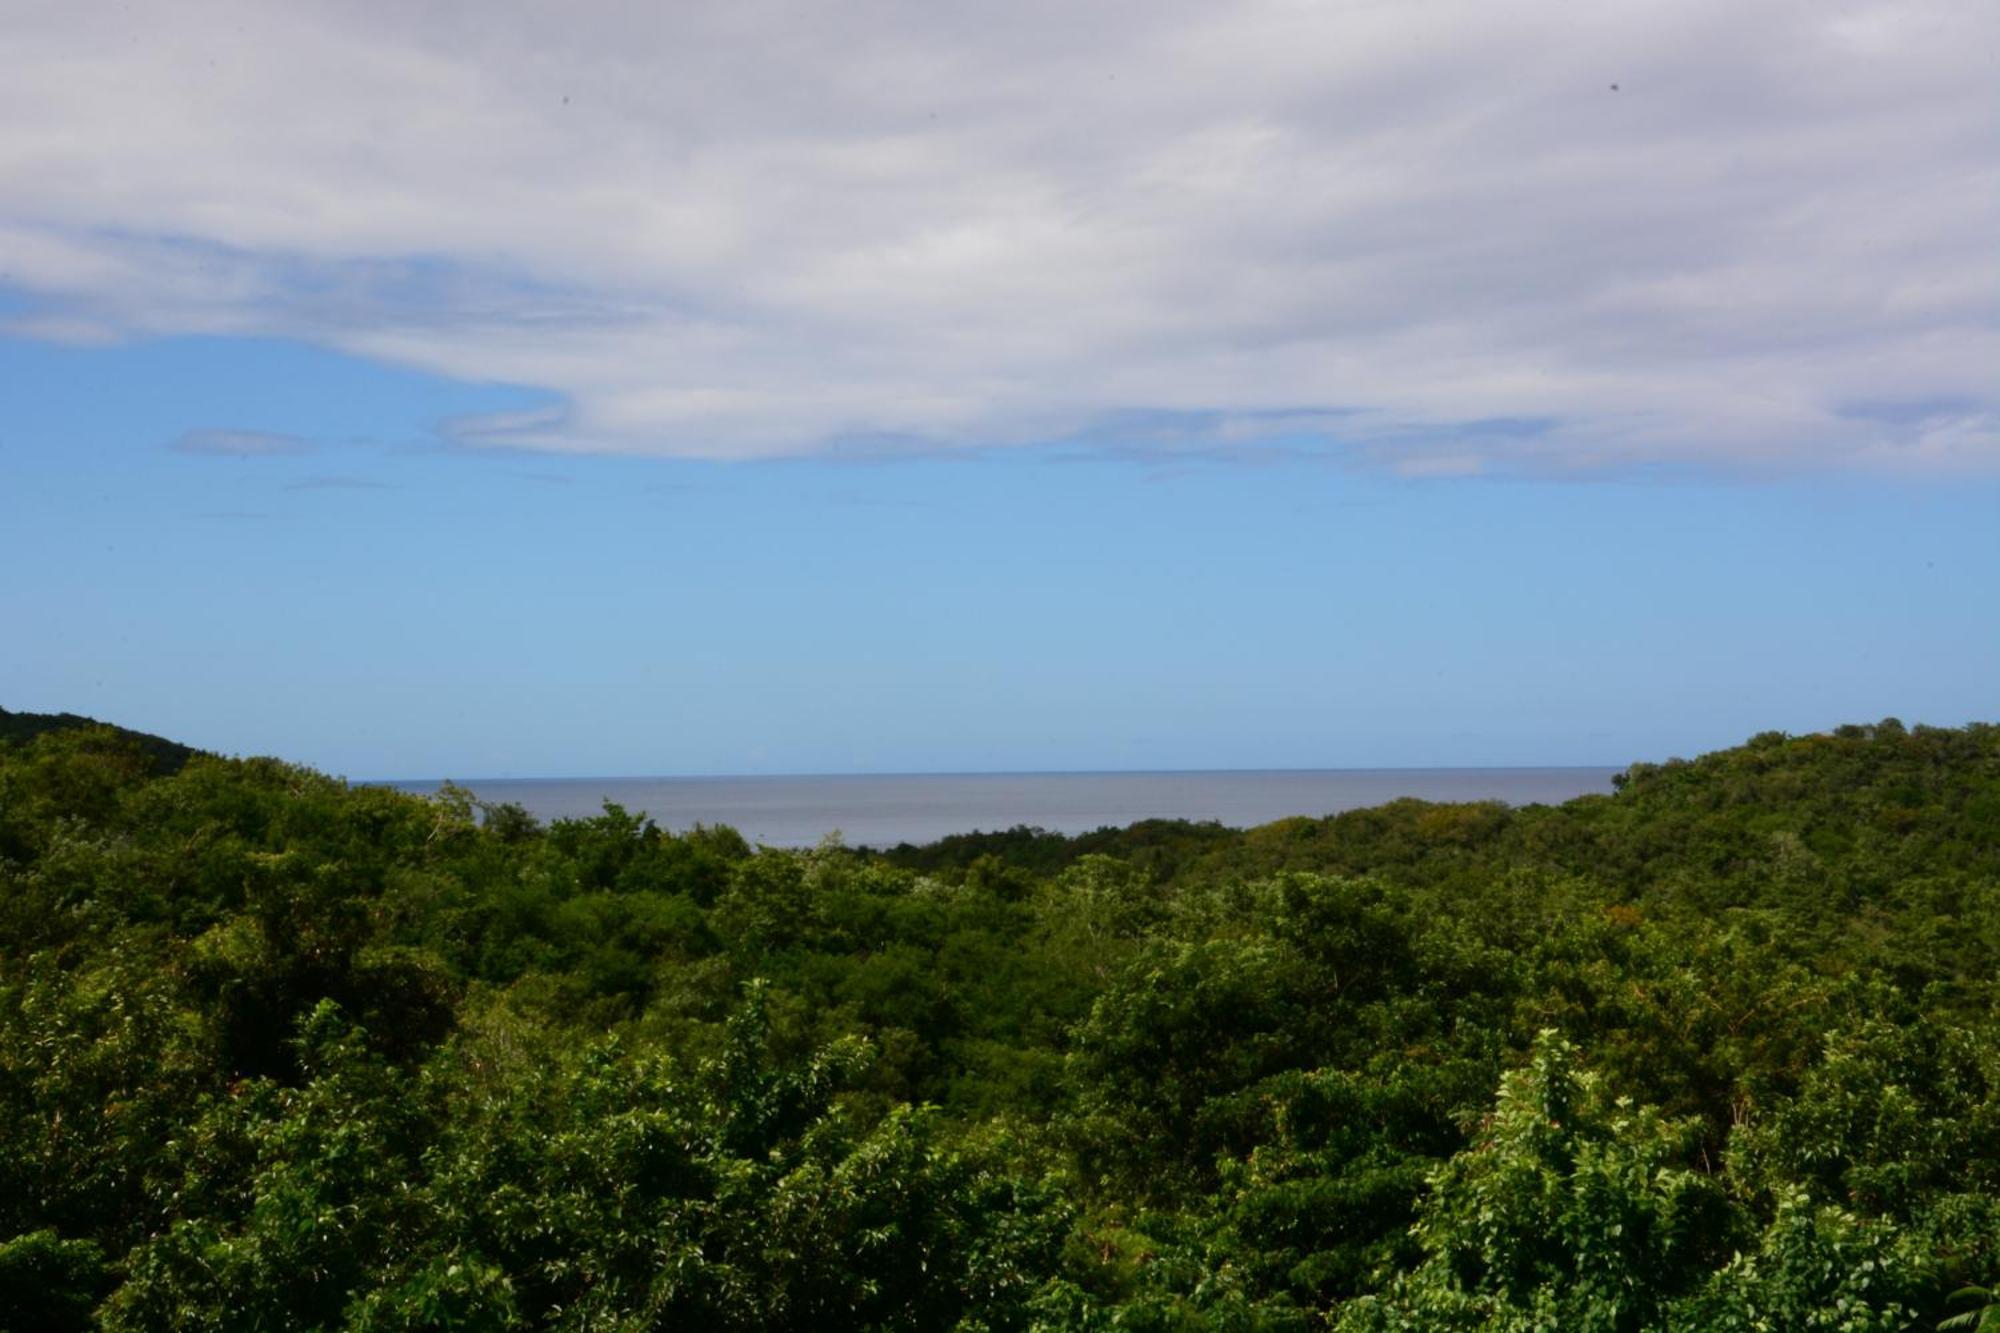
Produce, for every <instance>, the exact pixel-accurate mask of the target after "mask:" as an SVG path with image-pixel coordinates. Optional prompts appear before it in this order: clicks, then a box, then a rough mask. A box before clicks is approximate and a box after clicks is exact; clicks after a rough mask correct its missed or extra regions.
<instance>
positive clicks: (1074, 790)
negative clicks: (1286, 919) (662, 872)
mask: <svg viewBox="0 0 2000 1333" xmlns="http://www.w3.org/2000/svg"><path fill="white" fill-rule="evenodd" d="M1618 771H1619V770H1618V769H1615V768H1338V769H1311V770H1305V769H1292V770H1282V771H1271V772H1254V771H1228V772H1213V773H923V774H903V775H873V774H869V775H853V776H839V777H756V778H553V779H551V778H482V779H479V780H477V781H471V780H468V781H463V782H461V783H460V784H459V785H460V786H463V787H466V788H468V789H470V790H471V791H472V792H473V793H474V795H476V796H477V797H478V798H479V799H480V800H482V801H490V802H493V803H496V804H497V803H500V802H503V801H512V802H514V803H515V804H518V805H521V806H524V807H526V809H527V810H528V811H529V812H530V813H532V814H534V815H535V816H537V817H538V818H540V819H543V820H550V819H563V818H572V817H575V816H580V815H594V814H597V813H598V812H599V811H600V810H601V809H602V808H603V805H604V802H606V801H613V802H616V803H617V804H619V805H622V806H624V807H625V808H626V809H627V810H630V811H633V812H634V813H637V812H641V811H643V812H644V813H646V814H648V815H650V816H652V818H653V821H654V822H655V823H657V824H659V825H660V826H661V827H663V828H669V829H673V830H675V831H676V832H678V831H680V830H683V829H686V828H688V827H689V826H690V825H693V824H698V823H699V824H728V825H730V826H732V827H733V828H735V829H736V830H737V831H738V832H740V833H742V834H743V836H744V837H746V838H748V839H749V840H750V841H751V842H754V843H764V844H766V845H769V846H772V847H810V846H813V845H814V844H816V843H818V842H819V841H820V840H821V839H822V838H824V837H825V836H826V835H827V834H828V833H831V832H834V831H836V830H837V831H838V832H839V833H840V835H841V837H842V838H844V839H845V840H846V842H847V844H848V845H849V846H853V847H892V846H894V845H896V844H897V843H901V842H914V843H924V842H935V841H937V840H938V839H939V838H942V837H946V836H948V835H950V834H953V833H970V832H972V831H974V830H986V831H989V832H990V831H993V830H998V829H1009V828H1013V827H1015V826H1016V825H1020V824H1026V825H1029V826H1031V827H1036V828H1044V829H1048V830H1050V831H1051V832H1056V833H1088V832H1090V831H1091V830H1092V829H1097V828H1102V827H1104V826H1106V825H1112V826H1117V827H1122V826H1124V825H1126V824H1131V823H1135V822H1137V821H1138V820H1141V819H1195V820H1201V819H1214V820H1219V821H1221V822H1222V823H1224V824H1227V825H1230V826H1231V827H1235V828H1246V827H1249V826H1250V825H1253V824H1266V823H1269V822H1270V821H1271V820H1274V819H1283V818H1285V817H1286V816H1288V815H1314V816H1317V815H1328V814H1335V813H1337V812H1339V811H1342V810H1355V809H1360V808H1362V807H1364V806H1370V805H1380V804H1382V803H1383V802H1384V801H1393V800H1395V799H1396V798H1397V797H1400V796H1415V797H1419V798H1421V799H1423V800H1426V801H1505V802H1507V803H1508V804H1509V805H1532V804H1536V803H1542V804H1554V803H1556V802H1560V801H1567V800H1569V799H1570V798H1571V797H1574V796H1582V795H1585V794H1587V793H1591V792H1609V791H1610V790H1611V777H1612V774H1614V773H1617V772H1618ZM385 785H388V786H392V787H396V788H399V789H400V790H403V791H408V792H417V793H420V794H428V793H430V792H433V791H436V790H437V788H438V784H437V783H436V782H392V783H387V784H385Z"/></svg>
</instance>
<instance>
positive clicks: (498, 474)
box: [0, 338, 2000, 778]
mask: <svg viewBox="0 0 2000 1333" xmlns="http://www.w3.org/2000/svg"><path fill="white" fill-rule="evenodd" d="M0 380H4V382H6V383H7V384H8V385H10V386H11V388H10V391H9V395H8V407H9V410H8V415H7V421H6V424H5V427H4V431H0V465H4V472H5V477H6V480H7V485H6V486H5V487H4V488H0V567H4V568H6V569H7V570H9V571H11V573H10V574H9V576H8V577H7V578H5V579H4V580H0V621H4V623H5V624H7V625H8V626H10V627H11V629H10V633H9V638H10V640H11V643H12V646H11V648H10V649H9V651H8V652H7V653H5V654H4V655H0V699H4V700H5V704H6V706H8V707H12V708H28V709H47V710H56V709H68V710H72V711H79V712H84V713H89V714H93V715H97V716H102V717H106V718H113V719H116V720H118V721H121V722H124V723H128V724H130V725H134V726H139V727H143V728H146V729H150V730H154V731H158V732H162V733H165V734H168V735H173V736H178V737H183V738H186V739H188V740H190V741H193V742H196V743H198V744H202V745H206V746H210V747H214V748H217V749H220V750H224V751H230V752H250V753H276V754H281V755H285V756H287V757H291V758H296V759H299V760H301V761H305V762H309V763H312V764H314V765H316V766H320V767H324V768H327V769H329V770H331V771H334V772H338V773H343V774H346V775H349V776H352V777H357V778H359V777H405V776H407V777H418V776H441V775H457V776H492V775H501V774H514V775H560V774H571V775H602V774H613V773H633V774H642V773H643V774H651V773H739V772H740V773H749V772H848V771H864V772H866V771H875V772H884V771H927V770H985V769H1002V770H1018V769H1070V768H1158V767H1196V768H1199V767H1261V766H1271V767H1313V766H1348V765H1355V766H1372V765H1405V764H1407V765H1428V764H1445V765H1453V764H1513V763H1523V764H1542V763H1548V764H1563V763H1577V764H1584V763H1600V762H1604V763H1622V762H1625V761H1628V760H1630V759H1635V758H1663V757H1665V756H1667V755H1669V754H1676V753H1681V754H1685V753H1693V752H1696V751H1699V750H1701V749H1704V748H1709V747H1713V746H1717V745H1722V744H1728V743H1732V742H1734V741H1736V740H1740V739H1742V738H1743V737H1744V736H1746V735H1748V734H1750V733H1751V732H1754V731H1758V730H1762V729H1765V728H1770V727H1777V728H1783V729H1788V730H1812V729H1819V728H1823V727H1826V726H1830V725H1833V724H1835V723H1838V722H1841V721H1849V720H1857V719H1859V720H1873V719H1875V718H1877V717H1881V716H1884V715H1888V714H1896V715H1899V716H1902V717H1904V718H1906V719H1908V720H1913V721H1914V720H1923V721H1930V722H1935V723H1942V724H1957V723H1960V722H1963V721H1967V720H1972V719H1975V718H1987V717H1992V716H1994V715H1995V707H1994V704H1995V699H1994V687H1995V682H1996V681H2000V616H1996V615H1995V614H1994V613H1993V607H1994V603H1993V600H1992V590H1993V589H1994V588H1996V587H2000V538H1996V536H1995V529H1996V524H1995V522H1994V518H1995V516H1996V515H2000V485H1996V484H1995V483H1994V482H1993V481H1992V480H1990V479H1981V480H1965V479H1958V480H1954V481H1952V482H1950V483H1939V482H1935V481H1926V480H1911V479H1902V480H1893V481H1892V480H1885V479H1882V478H1879V477H1870V478H1854V477H1845V478H1842V477H1831V478H1829V477H1793V478H1789V479H1784V480H1770V479H1766V480H1761V481H1755V482H1748V481H1744V480H1742V479H1741V478H1735V477H1730V478H1724V479H1716V478H1707V479H1703V478H1700V477H1690V476H1681V477H1676V478H1666V477H1661V476H1659V475H1647V476H1627V477H1622V478H1610V479H1606V478H1598V479H1595V480H1576V479H1563V480H1546V479H1545V480H1521V479H1507V478H1498V477H1490V476H1489V477H1462V478H1431V477H1426V478H1409V477H1397V476H1393V475H1385V474H1383V473H1381V472H1379V471H1375V470H1371V469H1368V468H1365V467H1356V466H1354V465H1353V464H1352V463H1342V462H1339V461H1334V460H1330V459H1328V458H1325V457H1314V456H1310V455H1304V454H1302V455H1301V456H1291V457H1277V458H1274V457H1268V456H1266V457H1263V458H1261V459H1260V460H1258V461H1243V460H1241V459H1234V458H1224V459H1220V460H1218V459H1216V458H1214V457H1207V456H1204V457H1196V458H1175V457H1168V456H1161V455H1159V454H1158V453H1157V452H1155V453H1153V454H1150V455H1148V454H1144V453H1135V452H1132V451H1129V450H1128V451H1124V452H1116V451H1108V450H1106V449H1105V448H1104V447H1102V446H1101V445H1094V446H1078V445H1058V446H1050V447H1044V448H1016V449H1004V450H1002V449H996V450H987V451H982V452H978V453H975V454H971V455H957V456H942V457H924V458H904V459H897V460H883V459H879V458H876V459H856V458H838V457H837V458H824V457H820V458H804V459H791V460H779V461H764V462H748V463H741V462H739V463H725V462H705V461H690V460H674V459H659V458H618V457H601V456H571V457H554V458H551V457H548V456H545V455H540V454H534V453H522V452H518V451H511V450H468V449H465V448H463V447H460V446H456V445H446V444H443V443H441V442H440V438H439V436H438V434H437V427H438V424H439V423H441V422H445V421H448V420H450V419H452V418H455V417H458V416H461V415H463V414H467V413H477V412H488V411H503V410H515V409H519V408H525V407H532V406H533V405H534V404H535V402H536V395H535V394H533V393H532V392H529V391H524V390H510V389H503V388H494V387H491V386H472V385H464V384H457V383H452V382H448V381H444V380H440V379H437V378H433V377H428V376H423V375H419V374H414V373H410V372H407V371H399V370H394V369H388V368H384V367H381V366H378V365H374V364H371V363H368V362H365V361H361V360H358V359H354V358H350V357H345V356H342V355H339V354H336V353H331V352H325V351H315V350H312V349H310V348H306V347H303V346H300V345H298V344H295V343H287V342H274V341H264V340H242V339H215V338H207V339H163V340H157V341H145V342H137V343H132V344H128V345H123V346H115V347H58V346H51V345H48V344H45V343H39V342H32V341H26V340H20V339H14V340H6V341H0ZM217 423H226V424H227V426H228V427H229V428H230V429H233V430H239V431H245V432H252V431H254V432H261V433H266V434H270V435H278V436H288V437H294V438H296V439H297V440H298V441H300V445H299V451H297V452H282V453H259V454H251V455H230V454H216V453H201V452H188V451H185V450H183V449H179V448H175V447H173V446H174V444H175V442H177V441H179V440H181V439H182V437H183V436H184V434H185V433H186V432H190V431H203V430H213V429H216V428H217Z"/></svg>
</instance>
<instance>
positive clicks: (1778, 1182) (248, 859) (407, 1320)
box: [0, 714, 2000, 1330]
mask: <svg viewBox="0 0 2000 1333" xmlns="http://www.w3.org/2000/svg"><path fill="white" fill-rule="evenodd" d="M26 716H27V715H20V714H0V1327H8V1328H14V1327H19V1328H36V1329H41V1328H52V1329H61V1328H81V1327H91V1326H96V1327H104V1328H111V1329H138V1328H148V1329H150V1328H161V1327H172V1328H191V1329H200V1328H212V1329H239V1328H273V1329H276V1328H314V1327H317V1328H357V1329H415V1328H465V1329H506V1328H522V1329H527V1328H579V1329H581V1328H635V1329H636V1328H652V1327H667V1326H684V1327H699V1328H716V1329H746V1330H747V1329H753V1328H754V1329H766V1328H778V1329H784V1328H798V1329H804V1328H815V1329H819V1328H880V1329H933V1328H953V1327H957V1328H962V1329H966V1330H972V1329H989V1330H1001V1329H1045V1330H1056V1329H1093V1328H1102V1329H1111V1328H1120V1329H1128V1330H1129V1329H1157V1330H1169V1329H1171V1330H1201V1329H1242V1330H1251V1329H1272V1330H1276V1329H1286V1330H1291V1329H1311V1328H1326V1327H1344V1328H1357V1329H1358V1328H1426V1329H1428V1328H1451V1327H1463V1328H1482V1329H1527V1328H1537V1329H1543V1328H1546V1329H1556V1328H1560V1329H1582V1330H1591V1329H1603V1330H1624V1329H1640V1328H1685V1329H1710V1328H1716V1329H1813V1328H1828V1329H1832V1328H1841V1329H1890V1328H1909V1327H1934V1326H1947V1327H1953V1328H1965V1327H1984V1326H1987V1325H1990V1324H1993V1323H1994V1322H1995V1316H1994V1314H1993V1310H1994V1305H1993V1302H1992V1299H1991V1297H1990V1295H1989V1294H1982V1293H1985V1292H1986V1291H1987V1287H1986V1286H1983V1285H1972V1284H1990V1282H1991V1280H1992V1277H1993V1275H1994V1273H1996V1272H2000V1165H1996V1161H2000V1159H1997V1158H1996V1155H1995V1153H1994V1152H1993V1150H1992V1145H1993V1144H1994V1143H1995V1142H2000V1057H1996V1054H1995V1052H1996V1051H2000V728H1994V727H1988V726H1973V727H1967V728H1963V729H1959V730H1940V729H1936V728H1928V727H1905V726H1903V725H1902V724H1900V723H1896V722H1894V721H1893V720H1890V721H1885V722H1883V723H1880V724H1877V725H1875V726H1872V727H1851V728H1842V729H1840V730H1838V731H1836V732H1835V733H1832V734H1830V735H1824V736H1804V737H1786V736H1783V735H1779V734H1777V733H1766V734H1764V735H1761V736H1758V737H1756V738H1754V739H1753V740H1752V741H1751V742H1750V743H1749V744H1747V745H1745V746H1743V747H1741V748H1738V749H1735V750H1730V751H1725V752H1722V753H1719V754H1715V755H1708V756H1704V757H1702V758H1701V759H1698V760H1695V761H1692V762H1682V761H1675V762H1671V763H1668V764H1664V765H1636V766H1634V767H1633V768H1632V769H1631V770H1629V771H1628V772H1627V773H1626V774H1625V775H1623V778H1622V780H1621V782H1620V783H1619V790H1618V792H1617V794H1616V795H1615V796H1605V797H1589V798H1584V799H1582V800H1578V801H1573V802H1570V803H1569V804H1567V805H1564V806H1561V807H1529V808H1526V809H1520V810H1510V809H1508V808H1506V807H1504V806H1500V805H1495V804H1475V805H1457V806H1441V805H1430V804H1426V803H1423V802H1417V801H1398V802H1394V803H1391V804H1390V805H1387V806H1383V807H1380V808H1378V809H1375V810H1367V811H1354V812H1350V813H1348V814H1343V815H1339V816H1334V817H1330V818H1327V819H1323V820H1315V819H1294V820H1284V821H1280V822H1279V823H1276V824H1272V825H1267V826H1265V827H1263V828H1259V829H1251V830H1246V831H1241V832H1239V831H1234V830H1229V829H1224V828H1221V827H1220V826H1218V825H1213V824H1189V823H1181V822H1174V821H1152V822H1148V823H1145V824H1140V825H1134V826H1133V827H1131V828H1129V829H1104V830H1099V831H1097V832H1095V833H1092V834H1088V835H1085V836H1083V837H1081V838H1065V837H1061V836H1059V835H1055V834H1048V833H1043V832H1039V831H1036V830H1013V831H1010V832H1006V833H999V834H977V835H967V836H965V837H960V838H952V839H947V840H945V841H944V842H942V843H939V844H936V845H934V846H931V847H925V848H910V847H903V848H897V849H894V850H893V851H890V852H886V853H882V854H875V853H870V852H867V851H860V850H854V849H849V848H846V847H843V846H840V845H838V844H837V843H830V844H828V845H826V846H823V847H820V848H818V849H815V850H813V851H809V852H798V853H794V852H786V851H779V850H771V849H752V848H751V847H749V846H748V845H747V844H746V843H745V842H744V841H743V839H742V838H741V837H739V836H737V835H736V834H735V833H734V832H733V831H731V830H727V829H695V830H692V831H690V832H687V833H683V834H676V833H672V832H668V831H666V830H663V829H661V828H659V827H658V826H656V825H654V824H653V823H652V822H651V821H649V820H647V819H645V818H644V817H642V816H637V815H634V814H632V813H630V812H627V811H625V810H621V809H619V808H617V807H616V806H607V807H606V808H605V810H604V811H603V813H602V814H600V815H598V816H594V817H591V818H588V819H572V820H558V821H555V822H554V823H552V824H550V825H548V826H546V827H545V826H543V825H541V824H539V823H538V822H537V821H535V820H534V819H533V818H531V817H530V816H528V815H527V813H526V812H525V811H521V810H519V809H517V808H512V807H507V806H481V805H480V804H478V803H477V802H476V801H475V800H474V799H473V798H472V796H471V795H470V794H469V793H467V792H464V791H461V790H456V789H446V790H445V791H443V792H441V793H439V794H438V796H436V797H435V798H432V799H428V800H426V799H419V798H415V797H410V796H406V795H402V794H399V793H396V792H393V791H388V790H385V789H379V788H356V787H349V786H347V785H346V784H344V783H341V782H338V781H335V780H332V779H329V778H326V777H324V776H322V775H319V774H316V773H312V772H310V771H308V770H305V769H302V768H298V767H296V766H293V765H289V764H284V763H280V762H278V761H275V760H230V761H225V760H220V759H216V758H213V757H209V756H199V755H194V754H193V753H192V752H186V753H182V752H180V751H179V750H178V749H177V748H176V749H172V750H162V749H161V748H160V747H161V746H165V745H167V744H168V743H166V742H157V743H155V742H156V738H151V739H149V738H144V737H135V736H133V735H131V734H129V733H120V732H117V731H116V730H114V729H109V728H96V727H91V726H88V725H83V724H82V723H83V720H82V719H73V720H69V719H58V722H59V723H60V725H44V723H43V722H42V721H36V720H33V719H30V720H28V721H26V722H23V721H22V719H23V718H24V717H26ZM1955 1289H1962V1290H1960V1291H1959V1294H1957V1295H1955V1296H1954V1295H1953V1293H1954V1290H1955ZM1982 1321H1983V1322H1982Z"/></svg>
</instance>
